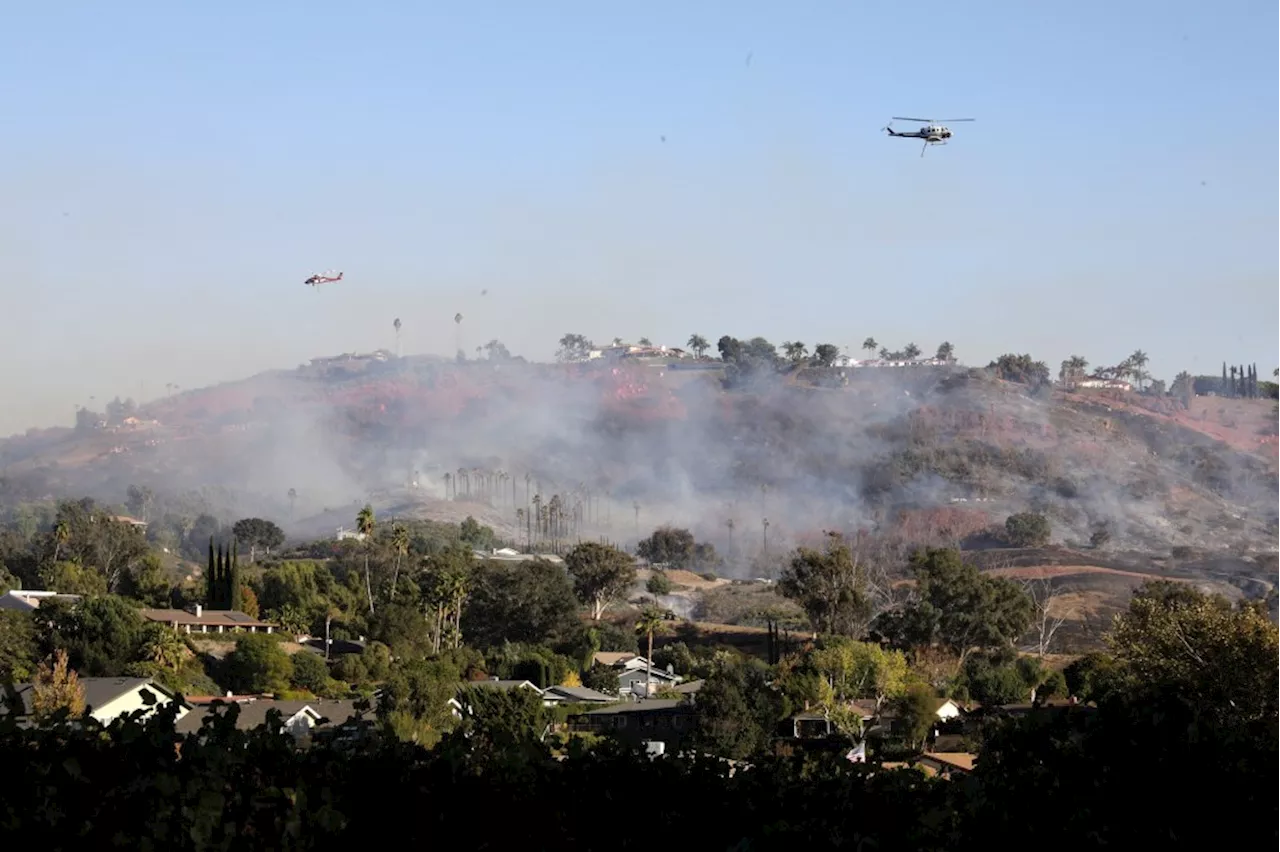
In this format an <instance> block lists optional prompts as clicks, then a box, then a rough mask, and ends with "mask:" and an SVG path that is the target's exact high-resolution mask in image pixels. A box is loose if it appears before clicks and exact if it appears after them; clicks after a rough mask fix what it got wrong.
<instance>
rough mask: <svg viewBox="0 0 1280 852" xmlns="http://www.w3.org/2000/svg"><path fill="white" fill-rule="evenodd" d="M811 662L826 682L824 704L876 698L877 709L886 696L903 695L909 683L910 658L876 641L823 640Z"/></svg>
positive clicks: (839, 638)
mask: <svg viewBox="0 0 1280 852" xmlns="http://www.w3.org/2000/svg"><path fill="white" fill-rule="evenodd" d="M810 662H811V663H812V664H813V666H814V668H815V669H817V671H818V674H819V675H820V676H821V677H822V679H823V682H824V683H825V684H826V689H825V692H826V693H827V695H826V696H824V702H823V703H824V704H825V705H827V706H831V705H833V704H834V703H835V702H845V701H848V700H850V699H857V698H874V699H875V702H876V708H877V710H878V709H879V708H880V706H881V705H882V704H883V703H884V701H886V700H887V699H892V698H897V697H898V696H900V695H902V694H903V692H904V691H905V690H906V686H907V673H908V668H907V658H906V657H905V656H904V655H903V653H902V652H901V651H893V650H886V649H884V648H882V647H880V646H879V645H878V644H875V643H873V642H856V641H853V640H851V639H849V638H847V637H843V636H841V637H832V638H830V639H827V640H824V642H823V647H822V648H821V649H819V650H816V651H814V652H813V653H812V654H811V656H810Z"/></svg>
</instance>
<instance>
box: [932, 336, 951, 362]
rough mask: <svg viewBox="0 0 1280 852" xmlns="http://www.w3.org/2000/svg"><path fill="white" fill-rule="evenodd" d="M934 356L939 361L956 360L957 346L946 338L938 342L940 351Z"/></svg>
mask: <svg viewBox="0 0 1280 852" xmlns="http://www.w3.org/2000/svg"><path fill="white" fill-rule="evenodd" d="M933 357H934V358H937V359H938V360H939V361H954V360H955V359H956V348H955V347H954V346H952V345H951V343H950V342H948V341H946V340H944V341H942V343H940V344H938V351H937V353H935V354H934V356H933Z"/></svg>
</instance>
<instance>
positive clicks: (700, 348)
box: [685, 334, 711, 358]
mask: <svg viewBox="0 0 1280 852" xmlns="http://www.w3.org/2000/svg"><path fill="white" fill-rule="evenodd" d="M685 345H686V346H688V347H689V348H690V349H692V350H693V354H694V355H696V356H698V357H699V358H701V357H702V356H703V355H705V354H706V353H707V350H708V349H710V348H711V344H710V343H707V339H706V338H705V337H703V336H702V335H701V334H691V335H689V342H688V343H687V344H685Z"/></svg>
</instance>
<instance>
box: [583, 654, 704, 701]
mask: <svg viewBox="0 0 1280 852" xmlns="http://www.w3.org/2000/svg"><path fill="white" fill-rule="evenodd" d="M591 659H592V662H594V663H596V664H599V665H602V666H606V667H608V668H611V669H613V670H614V671H615V672H617V673H618V692H619V693H620V694H622V695H639V696H643V695H649V696H652V695H653V694H654V693H656V692H657V691H658V690H660V689H663V688H669V687H673V686H675V685H676V684H678V683H680V681H682V680H683V678H682V677H680V676H679V675H677V674H676V673H675V672H674V670H673V669H672V668H671V666H667V667H666V668H665V669H662V668H659V667H658V666H653V667H652V668H653V672H652V682H651V684H650V672H649V669H650V662H649V660H647V659H645V658H644V657H642V656H640V655H639V654H631V653H627V652H625V651H597V652H596V653H595V654H594V655H593V656H592V658H591ZM646 684H650V685H649V687H648V689H646Z"/></svg>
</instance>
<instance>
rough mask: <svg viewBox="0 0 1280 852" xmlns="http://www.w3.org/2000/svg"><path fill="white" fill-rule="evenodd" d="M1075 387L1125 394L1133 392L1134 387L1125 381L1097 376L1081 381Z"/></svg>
mask: <svg viewBox="0 0 1280 852" xmlns="http://www.w3.org/2000/svg"><path fill="white" fill-rule="evenodd" d="M1074 386H1075V387H1077V388H1092V389H1094V390H1118V391H1125V392H1128V391H1132V390H1133V385H1131V384H1129V383H1128V382H1126V381H1125V380H1124V379H1109V378H1104V377H1103V376H1097V375H1094V376H1088V377H1086V378H1083V379H1080V380H1079V381H1077V382H1075V383H1074Z"/></svg>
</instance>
